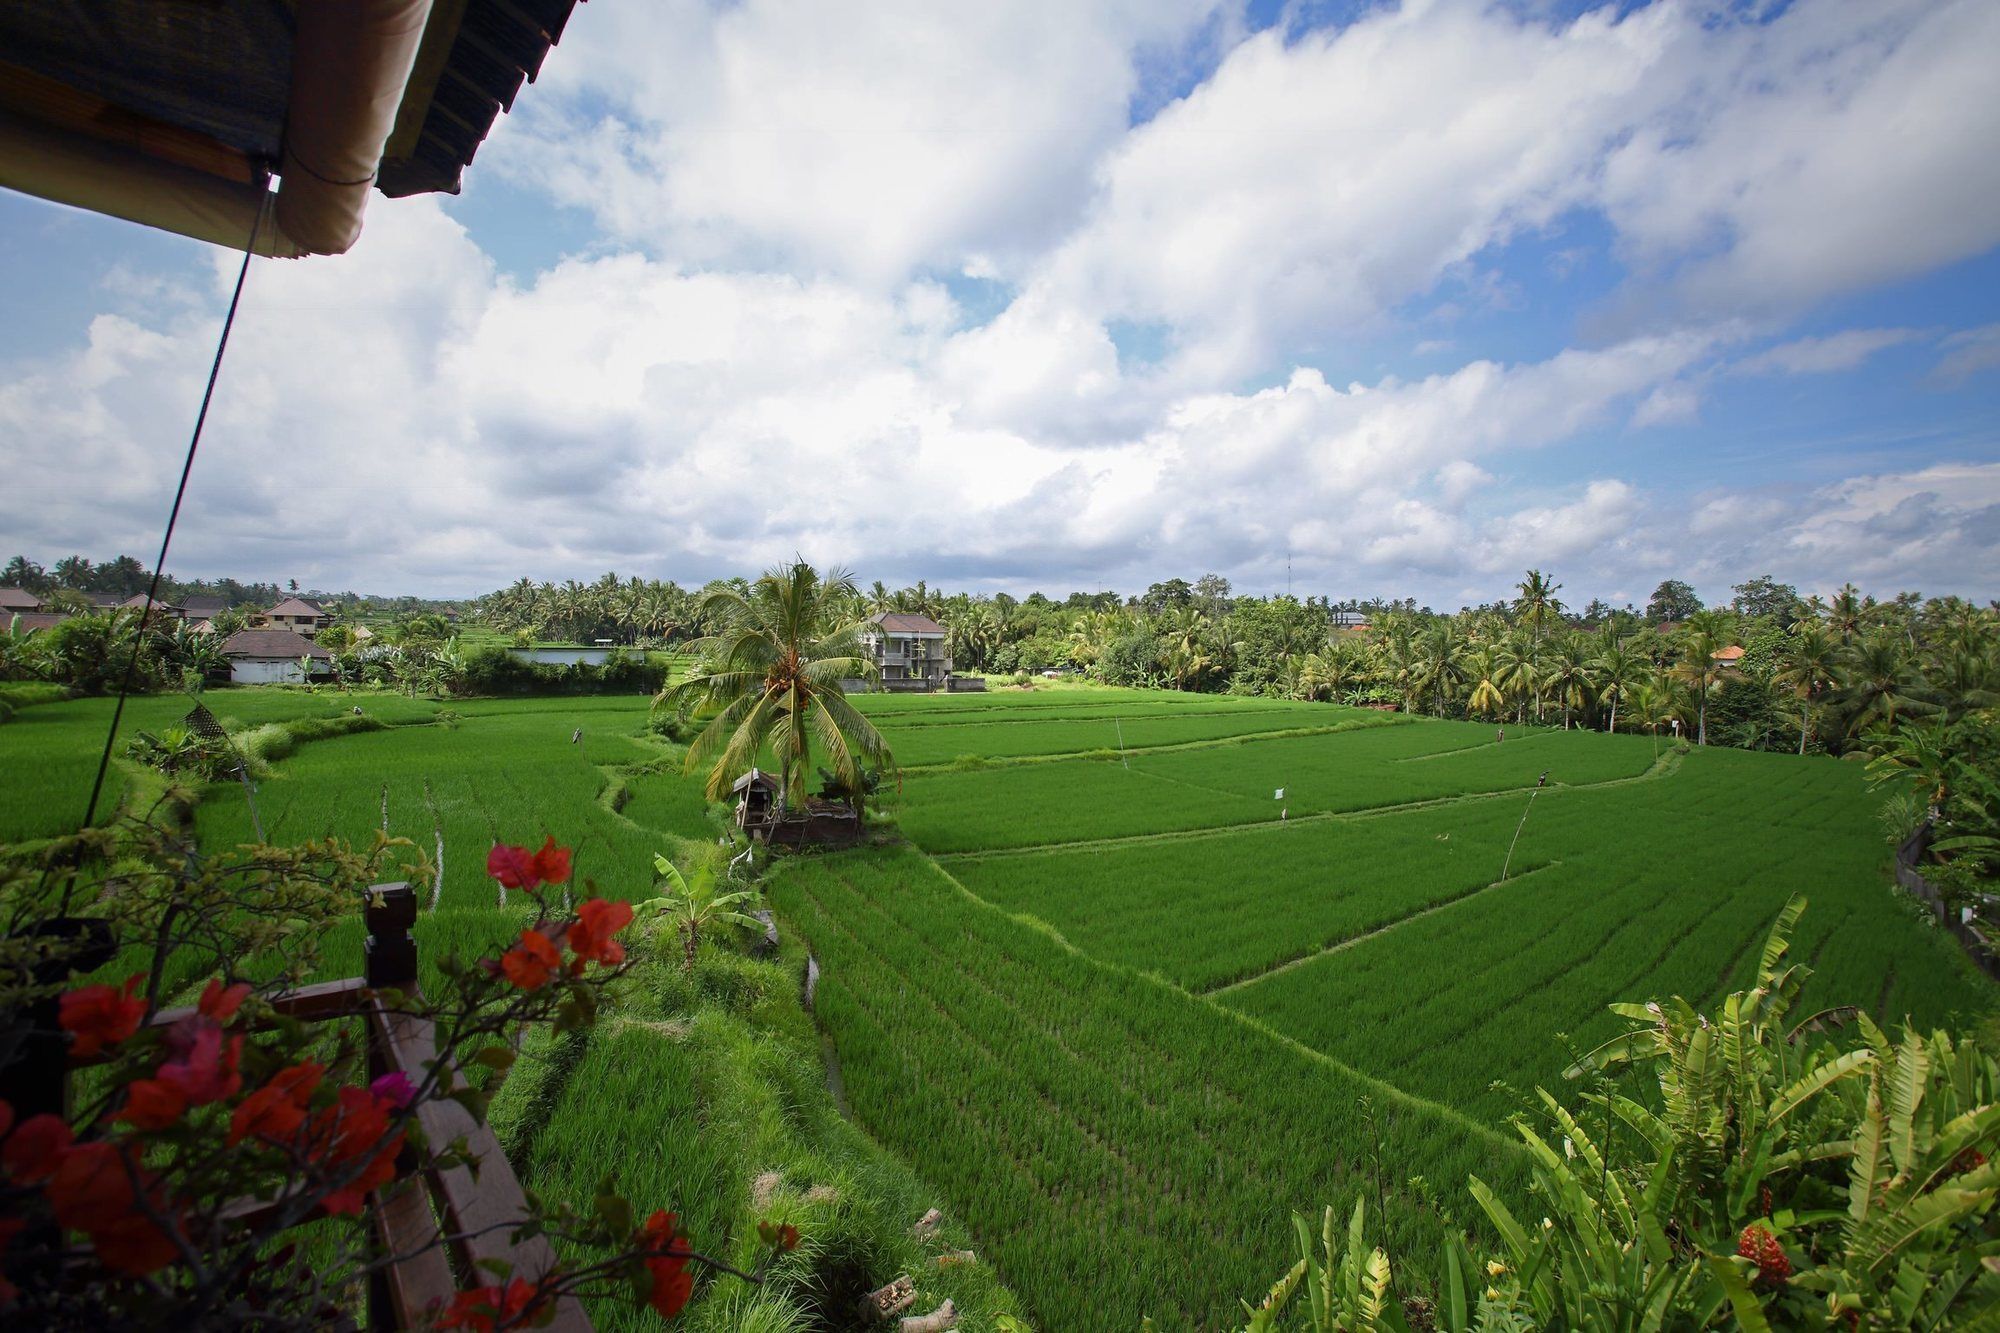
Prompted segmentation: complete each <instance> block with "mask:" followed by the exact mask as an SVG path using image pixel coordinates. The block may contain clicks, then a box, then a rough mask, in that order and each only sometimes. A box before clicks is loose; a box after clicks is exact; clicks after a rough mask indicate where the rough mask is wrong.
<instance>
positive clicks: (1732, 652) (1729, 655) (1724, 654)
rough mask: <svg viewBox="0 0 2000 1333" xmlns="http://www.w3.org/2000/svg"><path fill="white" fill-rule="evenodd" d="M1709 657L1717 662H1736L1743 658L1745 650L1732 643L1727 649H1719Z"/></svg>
mask: <svg viewBox="0 0 2000 1333" xmlns="http://www.w3.org/2000/svg"><path fill="white" fill-rule="evenodd" d="M1709 656H1710V657H1711V658H1713V659H1714V660H1715V661H1717V662H1734V661H1737V660H1739V659H1740V658H1741V657H1742V656H1743V650H1742V649H1741V648H1739V647H1737V646H1736V645H1735V644H1733V643H1732V644H1730V645H1729V646H1728V647H1727V648H1717V649H1716V650H1715V651H1714V652H1712V653H1710V654H1709Z"/></svg>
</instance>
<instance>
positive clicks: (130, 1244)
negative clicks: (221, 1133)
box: [47, 1142, 179, 1277]
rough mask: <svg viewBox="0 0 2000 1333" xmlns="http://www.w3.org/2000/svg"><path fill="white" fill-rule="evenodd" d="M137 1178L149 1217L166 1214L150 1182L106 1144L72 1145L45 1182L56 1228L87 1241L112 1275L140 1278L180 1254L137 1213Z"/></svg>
mask: <svg viewBox="0 0 2000 1333" xmlns="http://www.w3.org/2000/svg"><path fill="white" fill-rule="evenodd" d="M135 1176H136V1177H137V1179H138V1182H139V1184H140V1186H141V1187H142V1188H144V1189H145V1190H146V1191H147V1196H148V1197H147V1200H146V1202H147V1204H148V1206H149V1207H150V1209H151V1211H152V1212H153V1213H155V1214H165V1213H167V1212H168V1211H169V1209H168V1208H167V1206H166V1204H165V1201H164V1200H162V1199H161V1198H159V1197H158V1195H157V1194H156V1193H154V1191H153V1185H152V1182H151V1178H150V1176H149V1175H147V1173H146V1172H144V1171H143V1170H140V1169H138V1168H136V1167H134V1166H133V1165H132V1164H131V1163H129V1162H127V1161H126V1160H125V1159H124V1157H123V1156H122V1155H121V1154H120V1152H119V1151H118V1149H117V1148H115V1147H113V1146H112V1145H111V1144H109V1143H102V1142H100V1143H79V1144H76V1145H73V1146H72V1147H71V1148H70V1149H69V1151H67V1152H65V1153H64V1154H63V1155H62V1161H61V1164H60V1165H58V1166H57V1167H56V1171H55V1174H54V1175H53V1176H51V1177H50V1178H49V1183H48V1190H47V1192H48V1196H49V1204H50V1206H51V1207H52V1208H53V1209H54V1210H55V1215H56V1221H57V1223H59V1224H60V1225H62V1226H65V1227H69V1228H71V1229H72V1230H76V1231H81V1232H83V1233H84V1234H85V1235H87V1236H89V1237H90V1243H91V1245H92V1246H93V1247H94V1248H95V1249H96V1251H97V1258H98V1261H99V1262H101V1263H102V1264H103V1265H104V1266H105V1267H106V1268H109V1269H111V1270H112V1271H114V1272H119V1273H126V1274H130V1275H131V1276H133V1277H144V1276H146V1275H147V1274H148V1273H154V1272H157V1271H159V1270H160V1269H161V1268H163V1267H165V1266H166V1265H167V1264H169V1263H171V1262H172V1261H173V1259H174V1258H175V1256H176V1255H177V1254H178V1253H179V1249H178V1247H176V1246H175V1244H174V1241H173V1237H171V1236H169V1235H168V1234H167V1233H166V1232H165V1231H163V1230H161V1229H160V1227H159V1225H158V1224H157V1223H155V1222H154V1221H153V1219H152V1218H151V1217H149V1216H148V1215H147V1213H146V1211H145V1210H142V1209H141V1208H140V1207H139V1198H138V1194H137V1192H136V1191H135V1190H134V1188H133V1179H134V1177H135Z"/></svg>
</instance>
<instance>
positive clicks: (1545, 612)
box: [1514, 569, 1562, 722]
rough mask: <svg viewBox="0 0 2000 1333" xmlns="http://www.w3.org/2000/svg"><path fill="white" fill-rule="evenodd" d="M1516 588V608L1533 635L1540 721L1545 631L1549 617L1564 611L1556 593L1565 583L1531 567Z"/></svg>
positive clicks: (1536, 695)
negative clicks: (1517, 591) (1543, 631)
mask: <svg viewBox="0 0 2000 1333" xmlns="http://www.w3.org/2000/svg"><path fill="white" fill-rule="evenodd" d="M1515 587H1516V588H1517V589H1518V590H1519V591H1520V594H1521V595H1520V597H1519V598H1517V599H1516V600H1515V602H1514V610H1515V612H1516V613H1517V614H1518V615H1519V616H1520V617H1521V619H1522V620H1523V621H1525V622H1527V625H1528V628H1529V629H1530V630H1531V631H1532V632H1533V634H1534V651H1533V654H1532V658H1533V662H1534V667H1535V670H1534V674H1533V680H1534V687H1533V688H1534V692H1535V721H1537V722H1540V721H1541V720H1542V679H1541V678H1542V630H1543V628H1544V626H1545V625H1546V624H1547V622H1548V620H1549V617H1551V616H1557V615H1561V614H1562V603H1561V602H1559V601H1557V600H1556V593H1557V592H1558V591H1559V590H1560V589H1561V588H1562V584H1560V583H1557V582H1556V581H1555V580H1553V579H1551V578H1550V577H1549V576H1548V575H1546V574H1544V573H1542V571H1541V570H1539V569H1531V570H1529V571H1528V576H1527V577H1526V578H1524V579H1522V580H1521V581H1520V582H1519V583H1518V584H1516V585H1515Z"/></svg>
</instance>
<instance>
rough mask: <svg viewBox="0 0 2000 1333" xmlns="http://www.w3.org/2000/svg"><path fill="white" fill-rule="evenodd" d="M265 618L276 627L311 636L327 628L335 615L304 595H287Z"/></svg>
mask: <svg viewBox="0 0 2000 1333" xmlns="http://www.w3.org/2000/svg"><path fill="white" fill-rule="evenodd" d="M264 620H265V621H266V623H268V624H269V625H270V626H271V627H272V628H274V629H288V630H292V631H294V632H296V633H299V634H303V635H305V636H306V637H307V638H311V637H312V636H313V635H315V634H317V633H319V632H320V631H321V630H323V629H325V628H326V627H327V625H328V624H329V623H330V622H331V621H332V620H333V617H332V616H329V615H328V614H327V613H326V612H324V611H322V610H320V609H319V608H318V607H317V606H314V605H313V604H312V603H311V602H308V601H306V600H305V599H304V598H302V597H287V598H286V599H285V600H284V601H282V602H279V603H278V604H277V605H276V606H274V607H272V608H271V610H270V611H269V613H267V614H266V615H265V616H264Z"/></svg>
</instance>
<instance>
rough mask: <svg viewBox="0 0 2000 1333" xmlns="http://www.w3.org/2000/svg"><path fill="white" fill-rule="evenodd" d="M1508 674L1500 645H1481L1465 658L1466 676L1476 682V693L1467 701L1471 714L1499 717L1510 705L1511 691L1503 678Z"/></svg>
mask: <svg viewBox="0 0 2000 1333" xmlns="http://www.w3.org/2000/svg"><path fill="white" fill-rule="evenodd" d="M1505 677H1506V669H1505V667H1504V665H1503V662H1502V658H1501V652H1500V647H1499V645H1497V644H1491V643H1487V644H1481V645H1480V646H1479V647H1477V648H1475V649H1473V650H1472V652H1471V653H1470V654H1468V655H1467V657H1466V659H1465V678H1466V679H1467V680H1469V681H1471V682H1472V694H1471V695H1470V696H1469V697H1468V698H1467V699H1466V701H1465V710H1466V712H1468V713H1477V714H1478V715H1479V716H1481V717H1496V716H1498V715H1499V714H1500V713H1501V712H1502V711H1504V710H1505V709H1506V707H1507V691H1506V689H1505V688H1504V687H1503V686H1502V684H1501V681H1502V680H1504V679H1505Z"/></svg>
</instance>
